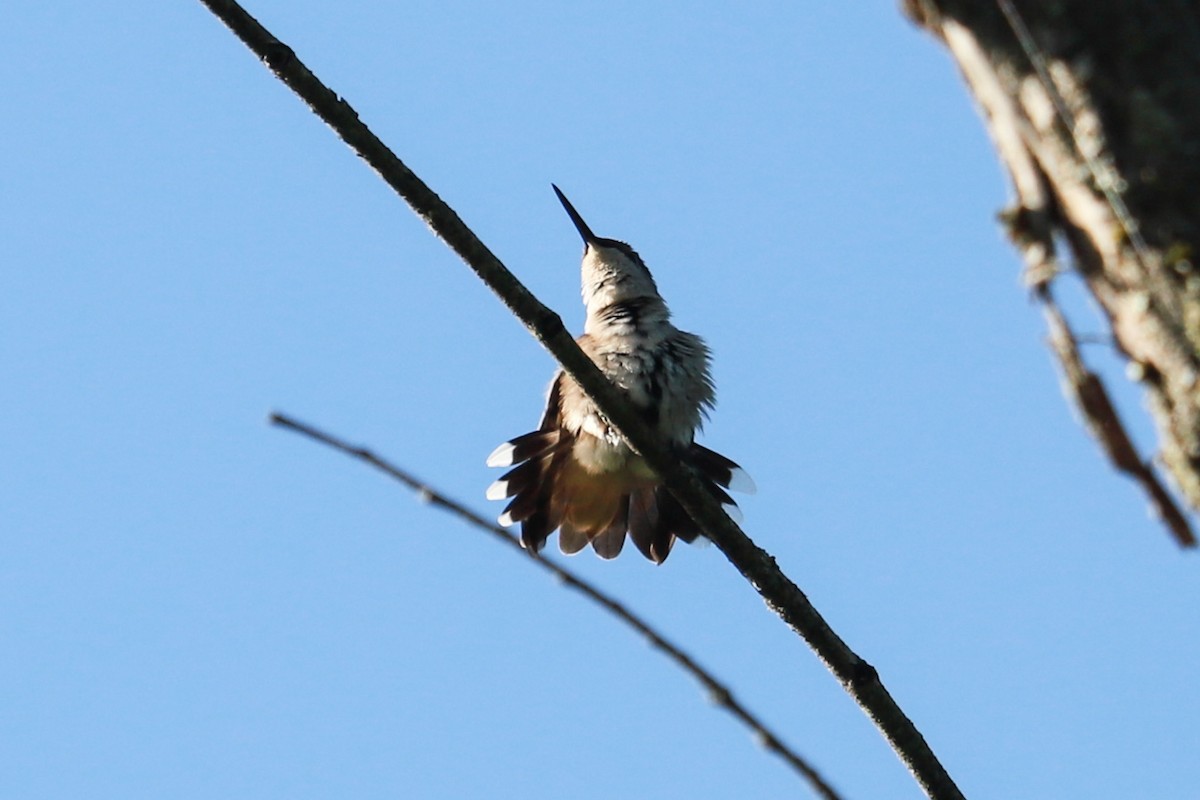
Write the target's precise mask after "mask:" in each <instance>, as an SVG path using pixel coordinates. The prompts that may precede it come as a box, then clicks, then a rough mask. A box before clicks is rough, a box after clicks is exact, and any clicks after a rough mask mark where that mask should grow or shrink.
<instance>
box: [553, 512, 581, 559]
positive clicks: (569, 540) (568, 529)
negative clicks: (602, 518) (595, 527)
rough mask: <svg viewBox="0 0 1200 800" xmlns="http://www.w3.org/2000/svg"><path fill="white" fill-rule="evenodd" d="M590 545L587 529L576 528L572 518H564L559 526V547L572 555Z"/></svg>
mask: <svg viewBox="0 0 1200 800" xmlns="http://www.w3.org/2000/svg"><path fill="white" fill-rule="evenodd" d="M587 545H588V534H587V531H584V530H581V529H579V528H576V527H575V526H574V525H572V524H571V521H570V520H563V523H562V525H560V526H559V528H558V549H559V550H561V551H562V552H563V553H564V554H566V555H568V556H571V555H575V554H576V553H578V552H579V551H580V550H582V549H583V548H585V547H587Z"/></svg>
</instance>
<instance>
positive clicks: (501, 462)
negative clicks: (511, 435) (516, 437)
mask: <svg viewBox="0 0 1200 800" xmlns="http://www.w3.org/2000/svg"><path fill="white" fill-rule="evenodd" d="M516 449H517V448H515V447H513V443H512V442H505V443H504V444H502V445H500V446H499V447H497V448H496V449H495V450H493V451H492V454H491V455H490V456H488V457H487V465H488V466H489V467H511V466H512V463H513V453H514V452H515V451H516Z"/></svg>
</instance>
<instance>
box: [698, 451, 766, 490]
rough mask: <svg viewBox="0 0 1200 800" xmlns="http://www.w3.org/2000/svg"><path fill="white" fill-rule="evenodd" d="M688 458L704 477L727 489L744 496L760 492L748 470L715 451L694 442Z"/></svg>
mask: <svg viewBox="0 0 1200 800" xmlns="http://www.w3.org/2000/svg"><path fill="white" fill-rule="evenodd" d="M688 457H689V459H690V460H691V462H692V465H693V466H695V467H696V469H698V470H700V473H701V474H702V475H704V476H705V477H706V478H708V479H709V480H711V481H713V482H714V483H716V484H718V485H720V486H724V487H725V488H726V489H732V490H733V491H735V492H741V493H742V494H754V493H755V492H756V491H758V487H756V486H755V485H754V479H753V478H751V477H750V475H749V473H747V472H746V470H744V469H742V468H741V467H739V466H738V464H737V462H736V461H731V460H730V459H728V458H726V457H725V456H723V455H721V454H720V453H718V452H716V451H715V450H709V449H708V448H707V447H705V446H704V445H700V444H696V443H695V442H692V446H691V447H690V448H689V449H688Z"/></svg>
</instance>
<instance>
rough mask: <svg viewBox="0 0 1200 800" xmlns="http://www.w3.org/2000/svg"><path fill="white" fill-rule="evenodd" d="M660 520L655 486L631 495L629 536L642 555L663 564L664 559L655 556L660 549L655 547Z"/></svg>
mask: <svg viewBox="0 0 1200 800" xmlns="http://www.w3.org/2000/svg"><path fill="white" fill-rule="evenodd" d="M658 522H659V518H658V503H657V501H656V500H655V496H654V489H653V488H650V489H638V490H637V491H635V492H633V493H632V494H630V495H629V538H630V539H632V540H633V544H634V546H635V547H637V549H638V550H639V551H641V553H642V555H644V556H645V557H646V558H648V559H650V560H651V561H653V562H654V563H656V564H661V563H662V560H661V559H658V558H655V557H654V554H655V552H657V550H658V548H657V547H655V542H656V537H657V536H658V533H657V531H658V527H659V525H658ZM664 558H665V556H664Z"/></svg>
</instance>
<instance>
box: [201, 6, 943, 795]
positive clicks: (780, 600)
mask: <svg viewBox="0 0 1200 800" xmlns="http://www.w3.org/2000/svg"><path fill="white" fill-rule="evenodd" d="M201 2H202V3H203V4H204V5H205V6H206V7H208V9H209V10H210V11H212V12H213V14H215V15H216V16H217V17H218V18H219V19H220V20H221V21H222V22H223V23H224V24H225V25H226V26H228V27H229V29H230V30H231V31H232V32H233V33H234V34H235V35H236V36H237V37H238V38H240V39H241V40H242V42H244V43H245V44H246V46H247V47H249V48H250V49H251V50H252V51H253V52H254V53H255V54H256V55H257V56H258V57H259V58H260V59H262V60H263V62H264V63H265V64H266V65H267V66H268V67H269V68H270V69H271V71H272V72H273V73H274V74H275V76H276V77H277V78H279V79H280V80H281V81H282V82H283V83H284V84H285V85H286V86H288V88H290V89H291V90H292V91H294V92H295V93H296V94H297V95H298V96H299V97H300V98H301V99H302V100H304V102H305V103H307V104H308V106H309V107H310V108H311V109H312V111H313V112H314V113H315V114H317V116H319V117H320V118H321V119H322V120H323V121H324V122H326V123H327V124H328V125H329V126H330V127H331V128H333V130H334V132H335V133H337V135H338V136H339V137H340V138H341V139H342V140H343V141H344V142H346V144H348V145H349V146H350V147H351V148H352V149H353V150H354V151H355V153H357V154H358V156H359V157H360V158H362V159H363V160H364V161H365V162H366V163H367V164H368V165H369V166H370V167H371V168H372V169H373V170H375V171H376V172H377V173H378V174H379V176H380V177H381V178H382V179H383V180H384V181H385V182H386V183H387V184H388V185H389V186H391V187H392V188H393V189H394V190H395V191H396V192H397V194H399V195H400V196H401V197H402V198H404V200H405V201H406V202H407V203H408V204H409V206H410V207H411V208H412V209H413V211H414V212H416V214H417V215H418V216H420V217H421V218H422V219H423V220H425V222H426V224H428V225H429V227H430V229H431V230H432V231H433V232H434V234H435V235H437V236H438V237H439V238H441V239H442V241H444V242H445V243H446V244H447V245H448V246H449V247H450V248H451V249H452V250H454V252H455V253H457V254H458V255H459V257H460V258H461V259H462V260H463V261H464V262H465V263H466V264H467V266H469V267H470V268H471V269H472V270H473V271H474V272H475V274H476V275H478V276H479V278H480V279H481V280H483V281H484V282H485V283H486V284H487V285H488V287H489V288H491V289H492V291H493V292H495V293H496V295H497V296H498V297H500V299H501V300H502V301H503V302H504V304H505V305H506V306H508V308H509V309H510V310H511V311H512V312H513V313H514V314H515V315H516V316H517V317H518V318H519V319H520V320H521V321H522V322H523V323H525V325H526V327H528V328H529V330H530V332H531V333H532V334H533V335H534V336H535V337H536V338H537V339H538V340H539V341H540V342H541V343H542V344H543V346H545V347H546V349H547V350H549V351H550V353H551V354H552V355H553V356H554V358H555V360H557V361H558V362H559V364H560V365H562V367H563V369H564V370H565V371H566V372H567V373H568V374H570V376H571V377H572V378H574V379H575V381H576V382H578V383H579V385H580V386H581V387H582V388H583V390H584V391H585V392H586V393H587V395H588V396H589V397H590V398H591V399H592V401H593V402H594V403H595V404H596V406H597V408H599V409H600V411H601V412H602V413H603V414H604V415H605V417H606V418H607V419H608V420H609V421H610V422H612V423H613V424H614V425H615V426H616V427H617V429H618V430H620V431H621V433H622V434H623V435H624V437H625V438H626V440H628V442H629V443H630V445H631V446H632V447H633V448H634V449H635V450H636V451H637V452H638V453H639V454H640V455H641V456H642V457H643V458H644V459H645V461H646V463H647V464H648V465H649V466H650V468H651V469H653V470H654V472H655V473H657V474H658V475H659V477H660V478H661V479H662V481H663V483H664V484H665V485H666V486H667V488H668V489H670V491H671V493H672V494H674V495H675V497H676V499H678V500H679V503H680V505H682V506H683V507H684V509H685V510H686V511H687V512H688V514H689V515H690V516H691V517H692V518H693V519H694V520H695V521H696V523H697V525H698V526H699V527H700V529H701V530H702V531H703V532H704V535H705V536H706V537H707V538H708V539H710V540H712V542H713V543H714V544H715V545H716V547H717V548H718V549H719V550H720V551H721V552H722V553H723V554H724V555H725V557H726V558H727V559H729V561H730V563H732V564H733V565H734V567H736V568H737V570H738V571H739V572H740V573H741V574H742V575H743V576H744V577H745V578H746V579H747V580H748V581H749V583H750V584H751V586H753V587H754V589H755V590H756V591H757V592H758V593H759V595H760V596H762V598H763V599H764V600H765V601H766V603H767V605H768V607H770V608H771V609H772V610H773V611H774V612H775V613H776V614H778V615H779V616H780V618H782V619H783V620H784V622H786V623H787V624H788V626H790V627H791V628H792V629H793V630H794V631H796V633H798V634H799V635H800V636H801V637H802V638H803V639H804V640H805V642H807V643H808V645H809V647H810V648H812V650H813V651H814V652H815V653H816V654H817V656H818V658H820V659H821V661H822V662H824V663H825V665H826V666H827V667H828V668H829V670H830V671H831V672H832V673H833V674H834V676H835V677H836V678H837V679H838V681H839V682H840V683H841V684H842V686H843V688H844V689H845V690H846V691H847V692H848V693H849V694H850V695H851V696H852V697H853V698H854V700H855V702H857V703H858V705H859V706H860V707H861V708H862V709H863V711H864V712H865V713H866V714H867V716H868V717H870V718H871V720H872V722H874V723H875V725H876V727H877V728H878V729H879V731H880V732H881V733H882V734H883V735H884V737H885V738H886V739H887V740H888V742H889V743H890V744H891V746H892V749H893V750H894V751H895V752H896V754H897V755H898V756H899V757H900V759H901V761H903V763H904V764H905V766H906V767H907V768H908V769H909V771H910V772H911V773H912V775H913V777H914V778H915V779H916V780H917V782H918V783H919V784H920V786H921V788H922V789H923V790H924V792H925V793H926V795H928V796H929V797H930V798H934V800H958V798H962V796H963V795H962V793H961V792H960V791H959V789H958V787H957V786H956V785H955V783H954V781H953V779H951V777H950V775H949V773H947V772H946V769H945V768H944V767H943V766H942V764H941V762H940V761H939V760H938V758H937V756H935V755H934V753H933V750H932V749H931V748H930V747H929V745H928V743H927V742H926V741H925V738H924V737H923V736H922V735H921V733H920V731H918V730H917V728H916V726H915V725H914V724H913V723H912V721H911V720H910V719H909V718H908V717H907V716H906V715H905V714H904V712H903V711H902V710H901V709H900V707H899V706H898V705H897V704H896V701H895V700H894V699H893V698H892V696H891V694H890V693H889V692H888V691H887V689H886V688H885V687H884V685H883V682H882V681H881V680H880V678H879V674H878V672H876V670H875V668H874V667H873V666H871V665H870V664H869V663H867V661H865V660H864V659H862V658H861V657H859V656H858V655H857V654H856V653H855V652H854V651H853V650H851V649H850V648H849V647H848V646H847V645H846V643H845V642H844V641H842V639H841V638H840V637H839V636H838V635H837V634H836V633H835V632H834V631H833V629H832V628H830V627H829V625H828V623H826V622H825V620H824V618H823V617H822V616H821V615H820V613H819V612H818V611H817V610H816V608H815V607H814V606H813V605H812V603H811V602H809V600H808V598H807V597H806V596H805V595H804V593H803V592H802V591H801V590H800V588H799V587H798V586H796V584H795V583H794V582H792V580H791V579H790V578H788V577H787V575H785V574H784V573H783V572H782V570H780V569H779V567H778V565H777V564H776V563H775V559H774V558H773V557H772V556H771V555H770V554H768V553H767V552H766V551H765V550H763V549H762V548H760V547H758V546H757V545H756V544H755V543H754V542H752V541H751V540H750V539H749V537H747V536H746V534H745V533H743V532H742V530H741V529H740V528H739V527H738V526H737V525H736V524H735V523H734V522H733V521H732V520H731V519H730V518H729V517H728V516H727V515H726V514H725V512H724V511H723V510H722V508H721V506H720V505H719V504H718V503H717V501H716V500H715V499H714V498H713V497H712V495H711V494H710V493H709V492H707V491H705V490H704V488H703V486H702V484H701V483H700V481H699V479H698V478H697V476H696V474H695V473H694V472H693V471H692V470H691V469H689V468H688V467H685V466H684V465H683V464H681V463H680V462H678V461H677V460H676V459H675V458H673V456H672V455H671V453H670V451H669V450H668V448H667V447H666V446H665V445H664V444H663V442H661V441H660V440H659V437H658V436H657V435H656V434H655V432H654V431H652V430H651V429H650V427H649V425H647V423H646V422H645V420H643V419H642V417H641V415H639V414H638V413H637V412H636V411H635V410H634V408H633V407H632V405H631V404H630V403H629V402H628V400H627V399H626V398H625V397H624V396H623V395H622V394H621V392H620V391H619V390H618V389H617V388H616V387H615V386H613V384H611V383H610V382H609V381H608V379H607V378H605V377H604V375H603V373H601V372H600V369H599V368H598V367H597V366H596V365H595V364H594V363H592V361H591V360H590V359H589V358H588V357H587V356H586V355H584V353H583V351H582V350H580V349H579V346H578V345H577V344H576V343H575V340H574V338H572V336H571V335H570V334H569V333H567V331H566V328H565V327H564V326H563V323H562V319H561V318H559V316H558V315H557V314H555V313H554V312H553V311H551V310H550V309H549V308H547V307H546V306H545V305H543V304H542V303H541V302H540V301H538V300H537V298H536V297H534V296H533V295H532V294H531V293H530V292H529V290H528V289H526V288H525V287H524V286H523V285H522V284H521V283H520V281H518V280H517V279H516V277H515V276H514V275H513V274H512V273H511V272H509V271H508V269H507V268H505V267H504V265H503V264H501V263H500V260H499V259H497V258H496V256H495V255H494V254H493V253H492V252H491V251H490V250H489V249H488V248H487V247H486V246H485V245H484V244H483V242H481V241H480V240H479V238H478V237H477V236H475V234H474V233H473V232H472V231H471V230H470V229H469V228H468V227H467V226H466V225H465V224H464V223H463V221H462V220H461V219H460V218H459V216H458V215H457V214H456V213H455V212H454V211H453V210H452V209H451V208H450V207H449V206H448V205H446V204H445V203H444V202H442V200H441V198H439V197H438V196H437V195H436V194H435V193H434V192H433V191H432V190H431V189H430V188H429V187H428V186H426V185H425V183H424V182H423V181H421V180H420V178H418V177H417V176H416V175H415V174H414V173H413V172H412V170H410V169H409V168H408V167H407V166H405V164H404V163H403V162H402V161H401V160H400V159H399V158H398V157H397V156H396V154H395V153H393V152H392V151H391V150H390V149H388V147H387V146H386V145H384V144H383V142H381V141H380V140H379V139H378V137H376V136H375V135H374V134H373V133H371V131H370V129H369V128H367V126H366V125H364V124H363V122H362V121H361V120H360V119H359V117H358V114H357V112H355V111H354V109H353V108H352V107H351V106H350V105H349V103H347V102H346V101H345V100H343V99H342V98H341V97H339V96H338V95H337V94H336V93H334V92H333V91H332V90H330V89H329V88H328V87H327V86H325V85H324V84H323V83H321V81H320V80H318V79H317V77H316V76H315V75H313V73H312V72H311V71H309V69H308V68H307V67H306V66H305V65H304V64H303V63H302V62H301V61H300V59H299V58H298V57H297V56H296V54H295V52H294V51H293V50H292V49H291V48H290V47H288V46H287V45H286V44H284V43H283V42H281V41H279V40H278V39H277V38H275V36H274V35H272V34H271V33H270V31H268V30H267V29H266V28H264V27H263V26H262V25H261V24H259V22H258V21H257V20H256V19H254V18H253V17H252V16H250V14H248V13H247V12H246V10H245V9H243V8H242V7H241V6H240V5H238V3H236V2H234V0H201Z"/></svg>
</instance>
